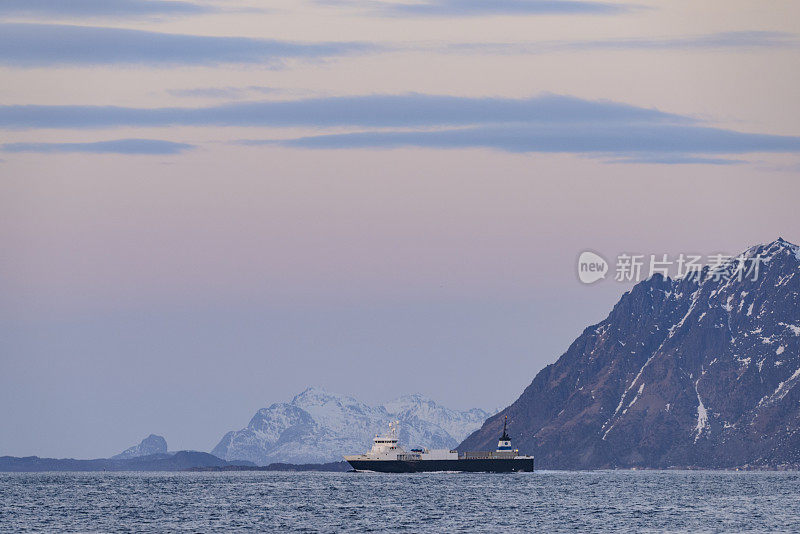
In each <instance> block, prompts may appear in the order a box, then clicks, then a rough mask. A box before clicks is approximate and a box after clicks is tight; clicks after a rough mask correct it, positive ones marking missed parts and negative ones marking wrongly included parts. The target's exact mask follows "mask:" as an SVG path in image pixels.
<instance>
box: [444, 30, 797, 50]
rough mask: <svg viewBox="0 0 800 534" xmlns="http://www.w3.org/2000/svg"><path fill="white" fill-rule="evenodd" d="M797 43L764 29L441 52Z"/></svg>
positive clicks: (706, 47) (465, 47)
mask: <svg viewBox="0 0 800 534" xmlns="http://www.w3.org/2000/svg"><path fill="white" fill-rule="evenodd" d="M798 46H800V39H798V36H797V35H796V34H793V33H786V32H768V31H739V32H722V33H712V34H706V35H694V36H683V37H663V38H630V39H599V40H587V41H540V42H527V43H455V44H449V45H445V46H444V47H443V48H442V51H443V52H455V53H462V54H474V53H489V54H546V53H553V52H586V51H592V50H610V51H614V50H720V49H766V48H791V47H798Z"/></svg>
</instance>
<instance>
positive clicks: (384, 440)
mask: <svg viewBox="0 0 800 534" xmlns="http://www.w3.org/2000/svg"><path fill="white" fill-rule="evenodd" d="M398 424H399V422H398V421H393V422H391V423H389V432H387V433H386V435H383V436H375V437H374V438H372V448H371V449H370V450H369V451H368V452H365V453H364V454H357V455H353V456H345V457H344V459H345V460H347V461H348V462H349V461H350V460H458V452H456V451H451V450H448V449H433V450H428V449H412V450H411V452H407V451H406V450H405V449H403V447H401V446H400V445H398V444H397V425H398Z"/></svg>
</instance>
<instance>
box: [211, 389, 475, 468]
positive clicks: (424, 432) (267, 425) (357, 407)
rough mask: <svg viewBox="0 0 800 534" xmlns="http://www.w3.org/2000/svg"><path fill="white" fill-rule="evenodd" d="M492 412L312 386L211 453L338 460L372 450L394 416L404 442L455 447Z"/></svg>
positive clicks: (263, 460) (262, 459) (263, 459)
mask: <svg viewBox="0 0 800 534" xmlns="http://www.w3.org/2000/svg"><path fill="white" fill-rule="evenodd" d="M488 416H489V414H488V413H486V412H484V411H483V410H479V409H472V410H469V411H466V412H458V411H455V410H450V409H448V408H444V407H442V406H439V405H438V404H436V403H435V402H434V401H432V400H430V399H427V398H425V397H423V396H421V395H409V396H405V397H401V398H399V399H397V400H395V401H392V402H389V403H386V404H385V405H383V406H377V407H373V406H369V405H367V404H364V403H363V402H360V401H358V400H356V399H354V398H353V397H348V396H346V395H336V394H333V393H328V392H327V391H325V390H324V389H321V388H316V387H311V388H308V389H306V390H305V391H303V392H302V393H300V394H299V395H297V396H295V397H294V398H293V399H292V400H291V402H288V403H276V404H273V405H272V406H270V407H269V408H262V409H260V410H259V411H258V412H256V414H255V415H254V416H253V418H252V419H251V420H250V423H249V424H248V425H247V427H246V428H243V429H242V430H237V431H232V432H228V433H227V434H225V436H224V437H223V438H222V440H221V441H220V442H219V444H218V445H217V446H216V447H214V450H212V451H211V453H212V454H214V455H215V456H218V457H219V458H222V459H224V460H247V461H251V462H254V463H256V464H259V465H267V464H270V463H273V462H288V463H322V462H332V461H340V460H341V459H342V456H343V455H345V454H352V453H354V452H361V451H363V450H366V449H367V448H369V446H370V444H371V442H372V438H373V437H374V436H375V434H378V433H382V432H384V431H385V430H386V429H387V427H388V424H389V422H390V421H392V420H399V421H400V433H399V439H400V443H401V444H402V445H404V446H407V447H408V446H420V447H428V448H452V447H454V446H455V445H456V444H457V443H458V442H459V441H460V440H462V439H463V438H464V437H465V436H466V435H467V434H469V433H470V432H472V431H474V430H475V429H477V428H479V427H480V425H481V424H482V423H483V421H484V420H485V419H486V418H487V417H488Z"/></svg>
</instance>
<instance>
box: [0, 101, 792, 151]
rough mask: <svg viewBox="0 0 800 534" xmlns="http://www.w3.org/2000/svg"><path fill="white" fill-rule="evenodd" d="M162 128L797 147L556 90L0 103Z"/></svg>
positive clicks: (13, 124)
mask: <svg viewBox="0 0 800 534" xmlns="http://www.w3.org/2000/svg"><path fill="white" fill-rule="evenodd" d="M168 126H264V127H273V128H282V127H297V126H301V127H310V128H334V127H335V128H342V127H344V128H351V129H358V130H360V131H356V132H350V133H338V132H337V133H330V134H321V135H314V136H305V137H299V138H291V139H255V140H253V139H251V140H243V141H238V144H242V145H251V146H252V145H263V144H268V145H278V146H287V147H297V148H305V149H353V148H376V149H392V148H399V147H421V148H433V149H449V148H454V149H469V148H489V149H495V150H502V151H506V152H516V153H536V152H539V153H571V154H581V155H587V156H594V157H602V158H605V159H606V160H607V161H614V162H622V163H660V164H667V163H668V164H677V163H705V164H733V163H738V162H739V161H738V160H734V159H731V158H729V157H727V156H730V155H734V154H748V153H757V152H787V153H798V152H800V137H796V136H785V135H769V134H759V133H748V132H738V131H734V130H727V129H722V128H715V127H711V126H709V125H707V124H704V123H702V122H700V121H699V120H697V119H695V118H692V117H688V116H682V115H676V114H671V113H665V112H663V111H659V110H657V109H647V108H641V107H636V106H631V105H627V104H621V103H617V102H608V101H589V100H582V99H579V98H574V97H568V96H559V95H544V96H539V97H534V98H526V99H504V98H462V97H450V96H436V95H421V94H411V95H389V96H386V95H368V96H353V97H329V98H311V99H302V100H290V101H273V102H242V103H228V104H224V105H218V106H206V107H194V108H188V107H186V108H154V109H146V108H125V107H103V106H0V128H5V129H20V128H63V129H76V128H112V127H168ZM6 146H7V147H8V146H9V145H6ZM54 150H55V148H54Z"/></svg>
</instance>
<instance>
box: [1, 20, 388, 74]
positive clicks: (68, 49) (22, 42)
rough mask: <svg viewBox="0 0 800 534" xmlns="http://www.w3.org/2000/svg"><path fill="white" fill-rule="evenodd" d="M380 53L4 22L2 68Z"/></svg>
mask: <svg viewBox="0 0 800 534" xmlns="http://www.w3.org/2000/svg"><path fill="white" fill-rule="evenodd" d="M380 49H381V47H380V46H379V45H375V44H369V43H355V42H330V43H324V42H323V43H299V42H293V41H278V40H268V39H250V38H245V37H210V36H200V35H182V34H170V33H156V32H148V31H140V30H127V29H119V28H103V27H93V26H72V25H62V24H18V23H0V64H4V65H10V66H22V67H39V66H48V65H112V64H114V65H117V64H126V63H128V64H130V63H133V64H144V65H150V66H159V65H176V64H179V65H215V64H220V63H258V64H261V65H264V66H268V67H272V68H276V67H280V66H281V65H283V62H284V60H286V59H290V58H301V59H303V58H305V59H318V58H329V57H337V56H346V55H352V54H361V53H366V52H375V51H378V50H380Z"/></svg>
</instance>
